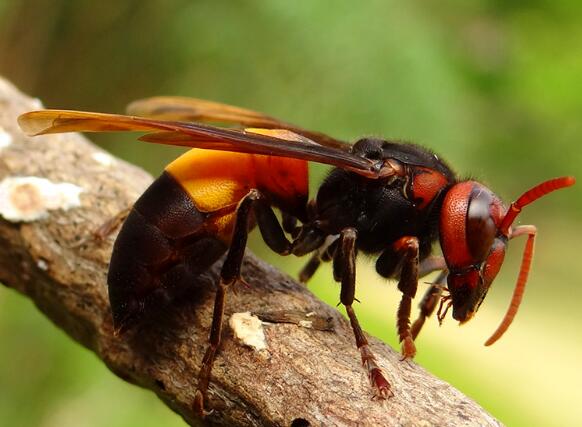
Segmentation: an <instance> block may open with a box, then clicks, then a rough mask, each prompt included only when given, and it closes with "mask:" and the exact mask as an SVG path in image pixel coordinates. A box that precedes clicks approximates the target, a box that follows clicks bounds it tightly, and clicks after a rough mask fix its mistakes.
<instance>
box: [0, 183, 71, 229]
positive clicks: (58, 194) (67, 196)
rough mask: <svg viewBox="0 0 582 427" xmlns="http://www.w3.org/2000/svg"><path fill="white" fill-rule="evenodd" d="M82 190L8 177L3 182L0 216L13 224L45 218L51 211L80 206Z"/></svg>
mask: <svg viewBox="0 0 582 427" xmlns="http://www.w3.org/2000/svg"><path fill="white" fill-rule="evenodd" d="M82 192H83V189H82V188H81V187H79V186H77V185H74V184H70V183H67V182H62V183H54V182H51V181H49V180H48V179H45V178H39V177H35V176H27V177H8V178H5V179H4V180H2V181H1V182H0V215H2V217H4V219H6V220H8V221H12V222H29V221H35V220H37V219H41V218H44V217H46V216H47V215H48V211H49V210H55V209H63V210H68V209H71V208H75V207H78V206H81V199H80V194H81V193H82Z"/></svg>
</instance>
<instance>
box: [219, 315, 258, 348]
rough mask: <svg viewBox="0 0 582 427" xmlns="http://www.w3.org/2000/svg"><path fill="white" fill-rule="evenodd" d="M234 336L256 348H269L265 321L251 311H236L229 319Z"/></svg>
mask: <svg viewBox="0 0 582 427" xmlns="http://www.w3.org/2000/svg"><path fill="white" fill-rule="evenodd" d="M228 324H229V325H230V328H231V329H232V331H233V332H234V336H235V337H236V338H237V339H238V340H240V341H241V342H242V343H243V344H244V345H247V346H249V347H252V348H254V349H255V350H257V351H260V350H265V349H266V348H267V341H266V340H265V333H264V331H263V322H261V320H260V319H259V318H258V317H257V316H253V315H252V314H251V313H250V312H248V311H247V312H244V313H234V314H233V315H232V316H230V319H229V321H228Z"/></svg>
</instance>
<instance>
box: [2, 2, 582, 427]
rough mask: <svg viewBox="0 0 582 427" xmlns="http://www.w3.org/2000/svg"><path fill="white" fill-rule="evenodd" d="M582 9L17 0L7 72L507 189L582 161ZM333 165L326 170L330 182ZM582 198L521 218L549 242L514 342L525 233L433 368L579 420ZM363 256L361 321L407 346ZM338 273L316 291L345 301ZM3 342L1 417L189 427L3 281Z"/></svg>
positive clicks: (444, 332) (488, 395)
mask: <svg viewBox="0 0 582 427" xmlns="http://www.w3.org/2000/svg"><path fill="white" fill-rule="evenodd" d="M581 23H582V3H581V2H577V1H574V0H555V1H550V0H530V1H527V2H526V1H510V2H506V1H496V0H488V1H486V0H476V1H472V2H466V1H460V0H443V1H440V2H425V1H420V0H414V1H409V2H397V1H370V2H361V3H356V2H353V1H347V0H341V1H339V0H338V1H334V2H331V1H318V2H314V1H311V2H308V1H295V2H290V1H284V0H270V1H265V0H262V1H261V0H249V1H246V2H235V1H225V0H223V1H216V0H204V1H190V0H168V1H161V0H158V1H156V0H140V1H137V0H131V1H124V2H116V1H112V0H109V1H106V0H103V1H100V2H93V1H84V0H37V1H35V2H23V1H18V0H0V74H2V75H4V76H6V77H7V78H9V79H11V80H12V81H14V82H15V83H16V84H17V85H19V86H20V87H21V88H22V89H24V90H25V91H27V92H28V93H30V94H32V95H34V96H37V97H39V98H41V99H42V100H43V101H44V103H45V105H47V106H49V107H55V108H74V109H89V110H97V111H112V112H119V111H123V108H124V106H125V105H126V104H127V103H128V102H129V101H131V100H133V99H136V98H140V97H145V96H151V95H158V94H169V95H183V96H196V97H201V98H208V99H214V100H219V101H223V102H228V103H232V104H236V105H241V106H246V107H250V108H254V109H257V110H260V111H266V112H269V113H270V114H272V115H275V116H279V117H282V118H285V119H286V120H289V121H292V122H296V123H298V124H301V125H302V126H304V127H307V128H313V129H318V130H322V131H325V132H328V133H330V134H333V135H334V136H339V137H343V138H345V139H348V140H353V139H355V138H357V137H358V136H362V135H382V136H385V137H391V138H398V139H409V140H413V141H416V142H419V143H423V144H425V145H427V146H429V147H431V148H432V149H434V150H435V151H436V152H437V153H439V154H441V155H442V156H444V157H445V158H446V159H447V160H448V161H449V162H450V163H451V164H452V165H453V166H454V168H455V169H456V170H457V171H458V172H459V174H460V175H461V176H474V177H477V178H479V179H482V180H484V181H485V182H486V183H488V184H490V185H491V187H492V188H493V189H494V190H495V191H496V192H498V193H499V194H500V195H501V196H502V197H504V198H505V199H510V198H511V197H514V196H516V195H517V194H518V193H519V192H521V191H523V190H524V189H526V188H527V187H528V186H530V185H532V184H534V183H537V182H538V181H540V180H542V179H546V178H549V177H552V176H557V175H563V174H577V173H578V174H579V171H580V166H579V165H580V164H581V162H582V150H580V149H579V147H578V145H579V143H580V137H581V135H582V120H581V117H582V79H581V76H582V25H581ZM92 139H94V140H97V141H98V142H100V143H101V144H103V145H104V146H105V147H107V148H108V149H109V150H111V151H112V152H114V153H115V154H117V155H119V156H121V157H124V158H126V159H128V160H130V161H131V162H134V163H138V164H141V165H143V166H144V167H146V168H147V169H148V170H150V171H151V172H152V173H154V174H156V173H157V172H159V171H160V170H161V168H162V167H163V165H164V164H165V163H166V162H167V161H169V160H170V159H172V158H173V157H174V156H175V155H176V153H178V152H179V150H173V149H169V148H167V147H155V146H149V145H146V144H137V143H133V142H131V141H132V139H133V138H132V137H131V136H119V135H107V136H95V138H93V137H92ZM324 171H325V168H320V167H314V168H313V169H312V172H313V173H312V175H313V178H314V182H317V180H318V179H320V178H321V176H322V174H323V173H324ZM580 195H581V191H580V190H579V188H573V189H570V190H568V191H564V192H562V193H557V194H554V195H552V196H551V198H548V199H546V200H544V201H542V202H539V203H538V204H537V205H536V206H535V207H532V208H529V209H528V210H527V212H526V213H525V214H524V215H523V218H522V221H523V222H525V223H530V222H531V223H535V224H536V225H537V226H538V228H539V229H540V237H539V241H538V248H537V257H536V260H535V265H534V270H533V272H532V278H531V282H530V284H529V289H528V292H527V295H526V300H525V304H524V307H523V309H522V311H521V312H520V313H519V315H518V318H517V323H516V324H515V325H514V326H513V327H512V329H511V330H510V332H509V334H508V335H507V336H506V337H504V338H503V339H502V340H501V341H500V342H499V343H498V344H496V345H495V346H494V347H493V348H490V349H485V348H484V347H482V345H481V343H482V342H483V341H484V340H485V338H486V337H487V336H488V334H489V333H490V332H491V331H492V330H493V329H494V328H495V326H496V325H497V322H498V321H499V320H500V318H501V316H502V313H503V311H504V310H505V308H506V304H507V303H508V299H509V295H510V294H511V290H512V287H513V282H514V280H515V276H516V273H517V268H518V265H517V264H518V261H519V256H520V250H521V248H522V245H523V243H522V242H516V243H513V244H512V249H511V251H510V256H509V260H508V262H507V263H506V265H505V267H504V269H503V271H502V275H501V277H500V278H499V279H498V280H497V282H496V284H495V286H494V289H493V290H492V291H491V293H490V295H489V297H488V299H487V301H486V303H485V304H484V305H483V307H482V309H481V311H480V313H479V314H478V315H477V317H476V319H475V320H473V321H472V322H470V323H469V324H468V325H467V326H465V327H464V328H461V329H459V328H457V327H456V325H453V322H452V321H451V320H449V321H448V322H446V324H445V326H443V327H442V328H440V329H437V327H436V324H435V323H436V321H434V320H433V321H432V322H431V324H430V325H429V327H428V328H427V330H426V331H424V333H423V335H422V337H421V339H420V341H419V345H418V347H419V356H418V361H419V363H421V364H422V365H424V366H425V367H427V369H429V370H430V371H432V372H434V373H435V374H437V375H439V376H440V377H442V378H443V379H445V380H447V381H449V382H451V383H453V384H455V385H456V386H458V387H459V388H461V390H463V391H464V392H465V393H467V394H468V395H469V396H472V397H473V398H474V399H476V400H477V401H478V402H479V403H481V404H482V405H483V406H485V407H486V408H487V409H489V410H490V411H491V413H492V414H494V415H495V416H496V417H498V418H499V419H501V420H502V421H503V422H505V423H507V424H508V425H576V424H578V425H580V424H581V423H582V410H581V409H580V405H579V403H578V400H579V399H580V397H581V394H580V392H579V385H580V384H581V383H582V369H581V365H580V360H581V358H582V342H581V340H580V329H581V327H582V315H581V314H580V309H579V305H578V301H579V300H580V298H581V297H582V291H581V288H580V286H579V285H580V283H579V282H580V279H579V278H580V273H581V270H582V264H581V263H580V262H579V260H578V257H579V254H580V253H581V249H582V244H581V242H580V238H579V235H580V231H581V230H582V222H581V213H582V198H581V197H580ZM255 240H256V242H255V243H257V244H256V245H255V248H256V251H257V252H259V253H260V254H261V255H262V256H264V257H268V258H269V259H271V258H272V260H273V262H275V263H277V264H278V265H280V266H281V267H282V268H284V269H287V270H288V271H290V272H292V273H294V272H295V271H297V269H298V267H299V265H300V262H299V261H296V260H289V259H280V258H279V259H277V258H274V257H272V255H271V254H269V253H268V252H267V251H265V250H264V247H263V246H261V245H260V244H259V243H258V239H255ZM360 264H361V265H360V267H359V272H360V273H359V280H358V283H359V290H358V297H359V299H360V300H362V304H361V306H358V307H357V309H358V310H359V312H360V313H361V314H360V316H361V318H362V320H363V321H364V324H365V327H366V329H368V330H369V331H370V332H372V333H374V334H375V335H377V336H380V337H382V338H383V339H385V340H386V341H388V342H389V343H391V344H392V345H396V341H395V329H394V325H393V324H394V318H393V313H395V308H396V304H397V299H398V294H397V292H396V291H395V289H394V288H395V286H394V285H393V284H391V283H388V284H387V283H384V282H382V281H381V280H379V279H378V278H376V276H375V275H374V273H373V269H372V265H373V264H372V263H371V262H369V261H363V262H361V263H360ZM323 270H324V271H322V272H320V273H318V275H317V276H316V278H315V280H314V284H313V289H314V290H315V292H317V293H318V294H319V295H320V296H322V297H323V298H325V299H326V301H328V302H329V303H330V304H335V303H336V302H337V299H338V295H337V292H338V288H337V287H336V286H335V285H334V284H333V283H332V280H331V277H330V274H329V271H326V270H325V269H323ZM0 339H1V342H2V345H1V347H0V349H1V350H0V424H2V425H14V426H39V425H42V426H52V425H59V426H66V425H75V426H77V425H83V426H101V425H111V426H116V425H119V426H125V425H144V426H148V425H152V426H153V425H182V422H181V421H180V420H179V419H178V418H177V417H176V416H175V415H173V414H172V413H171V412H170V411H168V410H166V409H165V408H163V407H162V406H161V405H159V404H156V403H155V402H154V400H155V398H154V397H153V396H151V395H150V394H149V393H146V392H142V391H139V390H137V389H136V388H135V387H131V386H129V385H126V384H124V383H122V382H121V381H119V380H117V379H116V378H114V377H113V376H112V375H110V374H109V373H108V372H106V369H105V368H104V367H103V366H102V365H101V364H100V363H99V362H98V361H97V360H96V359H95V358H94V357H93V356H92V355H90V354H88V352H86V351H85V350H83V349H80V348H79V347H78V346H76V345H75V344H73V343H72V342H70V340H69V339H68V338H66V337H65V336H64V335H63V334H62V333H61V332H60V331H58V330H56V328H54V327H53V326H52V325H50V324H49V323H48V322H47V321H46V320H44V319H43V318H42V316H41V315H40V314H38V313H37V312H36V310H35V309H34V308H33V307H32V305H31V304H30V303H29V302H26V301H24V299H23V298H22V297H20V296H17V295H15V294H14V293H13V292H11V291H9V290H6V289H1V290H0ZM354 354H355V353H354ZM354 357H356V354H355V355H354Z"/></svg>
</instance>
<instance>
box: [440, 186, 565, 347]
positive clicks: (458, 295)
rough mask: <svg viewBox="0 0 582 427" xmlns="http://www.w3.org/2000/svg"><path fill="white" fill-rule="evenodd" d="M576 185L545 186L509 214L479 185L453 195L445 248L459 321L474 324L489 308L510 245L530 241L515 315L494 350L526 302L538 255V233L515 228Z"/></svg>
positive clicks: (447, 204)
mask: <svg viewBox="0 0 582 427" xmlns="http://www.w3.org/2000/svg"><path fill="white" fill-rule="evenodd" d="M574 182H575V180H574V178H573V177H562V178H556V179H552V180H549V181H546V182H543V183H541V184H539V185H537V186H535V187H534V188H532V189H531V190H529V191H527V192H525V193H524V194H523V195H522V196H521V197H520V198H519V199H518V200H517V201H516V202H514V203H512V204H511V206H510V207H509V209H506V208H505V206H504V205H503V203H502V202H501V200H500V199H499V198H498V197H497V196H496V195H495V194H493V192H491V190H489V189H488V188H487V187H485V186H484V185H482V184H480V183H478V182H475V181H465V182H461V183H458V184H455V185H454V186H453V187H452V188H450V189H449V191H448V192H447V194H446V196H445V199H444V201H443V206H442V211H441V218H440V242H441V248H442V251H443V255H444V257H445V261H446V263H447V267H448V269H449V275H448V289H449V292H450V295H451V300H452V307H453V318H454V319H455V320H458V321H459V322H461V323H464V322H466V321H468V320H469V319H471V317H473V315H474V314H475V312H476V311H477V309H478V308H479V306H480V305H481V303H482V302H483V299H484V298H485V295H486V294H487V291H488V290H489V287H490V286H491V283H492V282H493V280H494V279H495V277H496V276H497V273H498V272H499V270H500V268H501V265H502V264H503V259H504V257H505V248H506V246H507V242H508V240H509V239H511V238H512V237H515V236H517V235H520V234H528V235H529V237H530V238H529V240H528V244H527V246H526V250H525V252H524V256H523V261H522V266H521V271H520V275H519V279H518V283H517V286H516V291H515V293H514V298H513V300H512V304H511V306H510V310H509V311H508V314H507V315H506V319H504V322H503V323H502V325H501V326H500V328H499V329H498V331H497V332H496V333H495V334H494V337H492V339H490V340H489V341H488V344H492V343H493V341H495V340H496V339H497V338H499V337H500V336H501V334H502V333H503V332H504V331H505V330H506V329H507V327H509V324H510V323H511V320H512V319H513V316H514V315H515V312H516V311H517V307H518V305H519V302H520V301H521V296H522V294H523V289H524V287H525V282H526V280H527V274H528V272H529V266H530V263H531V258H532V255H533V241H534V238H535V227H533V226H523V227H518V228H517V229H515V230H512V229H511V224H512V223H513V221H514V220H515V218H516V217H517V215H518V214H519V212H520V211H521V209H522V208H523V207H524V206H526V205H528V204H530V203H532V202H533V201H535V200H537V199H538V198H540V197H542V196H544V195H546V194H548V193H550V192H552V191H554V190H557V189H560V188H564V187H568V186H570V185H573V184H574Z"/></svg>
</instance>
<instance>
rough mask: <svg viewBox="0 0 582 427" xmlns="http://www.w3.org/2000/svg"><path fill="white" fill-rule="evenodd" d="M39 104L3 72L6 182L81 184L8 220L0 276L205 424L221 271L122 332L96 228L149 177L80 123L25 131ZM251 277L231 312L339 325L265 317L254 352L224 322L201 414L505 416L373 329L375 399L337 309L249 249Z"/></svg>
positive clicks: (371, 420)
mask: <svg viewBox="0 0 582 427" xmlns="http://www.w3.org/2000/svg"><path fill="white" fill-rule="evenodd" d="M39 107H40V103H39V102H38V101H37V100H33V99H30V98H28V97H26V96H24V95H22V94H21V93H19V92H18V91H17V90H16V89H15V88H14V87H13V86H12V85H11V84H9V83H8V82H6V81H4V80H1V79H0V131H2V129H3V130H4V132H5V133H7V134H9V135H11V136H12V141H11V143H10V144H9V145H5V146H4V147H3V148H0V150H1V151H0V180H3V179H4V178H6V177H15V176H35V177H42V178H47V179H49V180H51V181H53V182H66V183H73V184H75V185H78V186H80V187H82V188H83V193H82V194H81V206H80V207H77V208H72V209H68V210H62V209H61V210H52V211H49V212H48V215H46V217H44V218H42V219H38V220H35V221H30V222H18V221H17V222H14V221H7V220H5V219H0V281H2V283H3V284H4V285H6V286H8V287H11V288H13V289H15V290H17V291H19V292H21V293H23V294H25V295H26V296H27V297H29V298H31V299H32V300H33V301H34V303H35V304H36V306H37V307H38V308H39V309H40V310H41V311H42V312H43V313H44V314H45V315H46V316H47V317H48V318H49V319H50V320H51V321H52V322H54V324H56V325H57V326H58V327H60V328H61V329H63V330H64V331H65V332H66V333H67V334H68V335H69V336H70V337H71V338H72V339H74V340H76V341H77V342H79V343H80V344H81V345H83V346H85V347H87V348H88V349H90V350H91V351H93V352H95V353H96V354H97V356H98V357H99V358H100V359H101V360H102V361H103V362H104V363H105V364H106V365H107V366H108V367H109V368H110V369H111V371H112V372H114V373H115V374H116V375H118V376H119V377H121V378H122V379H124V380H126V381H129V382H131V383H133V384H136V385H138V386H140V387H145V388H148V389H150V390H152V391H154V392H155V393H156V394H157V395H158V396H159V398H160V399H161V400H162V401H163V402H164V403H165V404H166V405H168V406H169V407H170V408H172V409H173V410H174V411H176V412H177V413H178V414H180V415H181V416H182V417H183V418H184V419H185V420H186V422H187V423H189V424H191V425H197V424H198V423H200V420H199V419H198V418H197V417H196V416H195V414H194V413H193V411H192V406H191V405H192V401H193V397H194V393H195V390H196V383H197V374H198V369H199V367H200V363H201V359H202V355H203V353H204V350H205V348H206V340H207V335H208V328H209V325H210V321H211V310H212V302H213V296H214V292H213V287H214V283H215V281H216V278H217V270H218V269H217V267H216V266H215V268H213V269H211V271H208V273H207V274H204V275H203V276H202V277H200V282H199V283H198V284H197V287H198V288H200V289H205V291H204V292H201V293H199V294H197V295H196V296H194V294H193V295H192V297H191V298H188V299H184V301H181V302H180V303H177V304H173V305H172V306H171V308H169V309H167V310H165V311H164V314H163V316H162V317H161V318H159V319H156V321H155V322H150V323H148V324H146V325H144V326H143V327H142V328H140V329H139V330H138V331H137V332H135V333H134V334H130V335H129V336H123V337H115V336H114V335H113V334H112V324H111V314H110V310H109V303H108V298H107V285H106V275H107V266H108V260H109V256H110V252H111V247H112V244H113V240H114V236H111V237H110V238H108V239H106V240H105V241H98V240H94V239H91V238H90V235H91V233H92V231H94V230H95V229H97V228H98V227H99V226H101V225H102V224H103V223H105V222H106V221H107V220H108V219H110V218H111V217H112V216H114V215H115V214H116V213H117V212H119V211H121V210H123V209H126V208H127V207H128V206H131V204H132V203H133V202H134V200H135V199H136V198H137V197H138V196H139V194H140V193H141V192H142V191H143V190H144V189H145V188H146V187H147V185H148V184H149V183H150V182H151V180H152V178H151V177H150V176H149V175H147V174H146V173H145V172H143V171H142V170H140V169H138V168H136V167H134V166H131V165H129V164H127V163H125V162H123V161H121V160H118V159H111V160H112V161H111V164H108V162H107V161H103V158H102V157H99V156H102V155H103V152H102V151H101V150H100V149H99V148H97V147H95V146H93V145H92V144H91V143H89V142H88V141H87V140H86V139H85V138H84V137H83V136H80V135H78V134H67V135H49V136H43V137H36V138H29V137H26V136H24V135H23V134H22V133H21V132H20V130H19V129H18V125H17V123H16V117H17V116H18V115H19V114H21V113H23V112H25V111H29V110H32V109H38V108H39ZM0 133H1V132H0ZM4 140H5V141H6V140H7V137H6V136H5V135H4ZM96 153H101V154H98V155H97V156H96V155H95V154H96ZM106 159H107V158H106ZM27 200H28V199H27ZM30 202H31V203H34V202H35V200H34V197H33V198H32V199H31V200H30ZM131 255H132V254H128V256H131ZM243 275H244V278H245V279H246V281H247V282H248V283H249V284H250V288H248V289H246V288H244V287H240V288H239V289H238V292H237V293H236V294H235V293H231V294H229V296H228V300H227V308H226V316H227V317H228V316H230V315H231V314H232V313H235V312H244V311H251V312H267V313H276V312H277V311H283V312H288V313H291V317H293V316H296V313H297V312H314V313H316V315H317V316H319V317H322V318H330V319H331V320H330V322H331V324H332V325H333V331H329V330H325V329H326V328H322V329H323V330H317V329H307V328H304V327H300V326H298V325H296V324H293V323H269V324H266V325H265V335H266V340H267V349H266V350H262V351H255V350H253V349H252V348H249V347H246V346H244V345H242V344H241V343H240V342H238V341H237V340H236V339H234V337H233V333H232V331H231V330H230V329H229V328H225V330H224V337H223V345H222V348H221V351H220V353H219V355H218V357H217V360H216V363H215V365H214V370H213V373H212V380H211V385H210V391H209V395H210V402H209V404H210V406H211V407H212V408H214V409H215V411H214V412H213V413H212V414H211V415H209V416H208V417H206V419H205V420H204V422H205V423H206V424H207V425H229V426H237V425H240V426H242V425H251V426H263V425H269V426H270V425H277V426H279V425H281V426H290V425H294V426H299V425H312V426H317V425H326V426H330V425H371V426H372V425H373V426H381V425H383V426H429V425H463V426H469V425H499V422H498V421H496V420H495V419H494V418H492V417H491V416H490V415H489V414H487V413H486V412H485V411H484V410H483V409H482V408H480V407H479V406H478V405H477V404H476V403H475V402H473V401H471V400H470V399H469V398H467V397H466V396H464V395H463V394H462V393H460V392H459V391H457V390H455V389H454V388H453V387H451V386H450V385H448V384H446V383H445V382H443V381H441V380H439V379H437V378H435V377H433V376H432V375H430V374H429V373H427V372H426V371H425V370H424V369H422V368H421V367H419V366H418V365H416V364H415V363H414V362H410V361H407V362H402V361H401V360H400V354H399V353H398V352H396V351H394V350H393V349H391V348H390V347H388V346H387V345H385V344H383V343H382V342H380V341H378V340H376V339H374V338H373V337H370V344H371V347H372V349H373V350H374V352H375V353H376V355H377V357H378V362H379V364H380V366H381V367H382V368H383V370H384V372H385V373H386V374H387V377H388V379H389V381H391V383H392V386H393V391H394V394H395V396H394V397H393V398H391V399H389V400H387V401H384V402H380V401H375V400H372V399H371V388H370V385H369V382H368V379H367V377H366V374H365V372H364V370H363V368H362V366H361V365H360V356H359V353H358V351H357V349H356V347H355V345H354V338H353V335H352V331H351V329H350V326H349V324H348V323H347V321H346V320H345V319H344V318H343V317H342V316H341V315H340V313H339V312H338V311H337V310H336V309H334V308H331V307H329V306H327V305H325V304H324V303H322V302H321V301H319V300H318V299H317V298H315V297H314V296H313V295H312V294H311V293H310V292H309V290H307V289H305V287H304V286H302V285H300V284H298V283H297V282H295V281H294V280H293V279H291V278H290V277H288V276H287V275H285V274H282V273H281V272H279V271H277V270H276V269H274V268H273V267H271V266H270V265H268V264H266V263H265V262H262V261H261V260H258V259H256V258H255V257H254V256H253V255H251V254H248V255H247V257H246V260H245V263H244V268H243ZM302 420H305V422H304V421H302Z"/></svg>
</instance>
